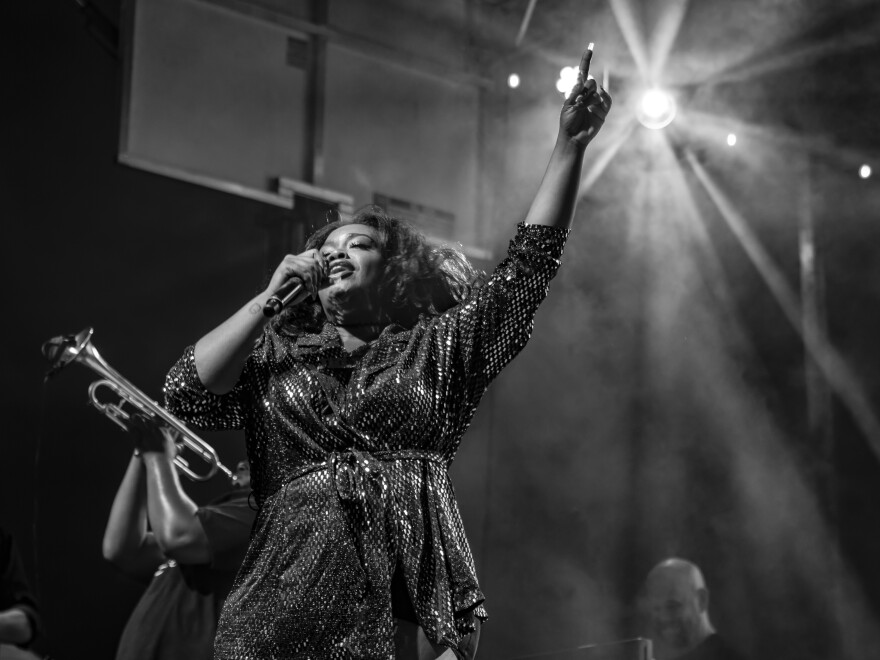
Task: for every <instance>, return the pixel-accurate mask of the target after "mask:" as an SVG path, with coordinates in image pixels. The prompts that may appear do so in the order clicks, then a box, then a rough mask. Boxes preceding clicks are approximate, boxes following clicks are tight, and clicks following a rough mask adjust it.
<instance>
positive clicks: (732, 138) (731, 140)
mask: <svg viewBox="0 0 880 660" xmlns="http://www.w3.org/2000/svg"><path fill="white" fill-rule="evenodd" d="M735 144H736V135H734V134H733V133H728V134H727V146H728V147H732V146H733V145H735Z"/></svg>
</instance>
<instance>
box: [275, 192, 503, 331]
mask: <svg viewBox="0 0 880 660" xmlns="http://www.w3.org/2000/svg"><path fill="white" fill-rule="evenodd" d="M354 224H358V225H366V226H368V227H373V228H374V229H376V230H377V233H378V234H379V250H380V252H381V254H382V257H383V260H384V273H383V275H382V281H381V284H380V288H379V296H380V300H381V301H382V303H383V305H382V306H383V309H384V310H385V312H386V314H387V318H386V319H384V321H386V322H388V323H397V324H399V325H401V326H403V327H405V328H411V327H412V326H413V325H415V324H416V322H417V321H418V320H419V317H421V316H439V315H440V314H442V313H443V312H445V311H446V310H447V309H449V308H451V307H453V306H455V305H457V304H458V303H460V302H462V301H463V300H464V299H465V298H467V296H468V295H469V294H470V292H471V291H472V290H473V289H474V288H475V287H478V286H480V285H481V284H482V283H483V282H484V281H485V274H484V273H483V272H482V271H480V270H478V269H476V268H475V267H474V266H473V265H472V264H471V263H470V261H468V259H467V257H466V256H465V255H464V254H463V253H462V251H461V250H458V249H456V248H454V247H451V246H449V245H434V244H432V243H430V242H429V241H428V239H427V238H426V237H425V236H424V235H423V234H422V233H421V232H419V231H417V230H416V229H415V228H413V227H412V226H411V225H410V224H409V223H407V222H404V221H403V220H399V219H398V218H395V217H393V216H390V215H388V214H387V213H386V212H385V211H384V210H383V209H382V208H381V207H379V206H372V205H371V206H365V207H363V208H361V209H359V210H358V211H357V213H355V215H354V216H353V217H352V218H351V219H350V220H341V219H339V220H336V221H335V222H331V223H328V224H326V225H324V226H323V227H321V228H320V229H318V230H317V231H315V232H314V233H313V234H312V235H311V236H309V238H308V239H307V240H306V245H305V249H306V250H311V249H319V248H320V247H321V246H322V245H323V244H324V241H325V240H326V239H327V236H329V235H330V233H331V232H333V231H334V230H335V229H337V228H339V227H344V226H346V225H354ZM324 321H325V316H324V310H323V308H322V307H321V303H320V302H319V301H315V302H314V303H312V304H311V305H309V304H303V305H294V306H292V307H288V308H285V310H284V311H283V312H282V313H281V314H279V315H278V316H277V317H276V320H275V323H276V324H277V326H276V327H278V328H279V329H284V330H287V331H288V332H289V331H294V332H296V331H297V330H298V331H305V332H316V331H318V330H319V329H320V328H321V327H322V325H323V323H324Z"/></svg>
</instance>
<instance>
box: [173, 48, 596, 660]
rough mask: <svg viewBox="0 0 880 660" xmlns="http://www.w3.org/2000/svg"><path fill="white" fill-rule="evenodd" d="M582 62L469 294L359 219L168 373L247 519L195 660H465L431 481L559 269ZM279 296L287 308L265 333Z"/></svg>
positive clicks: (457, 600) (404, 231)
mask: <svg viewBox="0 0 880 660" xmlns="http://www.w3.org/2000/svg"><path fill="white" fill-rule="evenodd" d="M588 53H589V54H588V55H586V56H585V58H584V60H583V61H582V64H581V75H580V77H579V80H578V83H577V84H576V86H575V89H574V91H573V92H572V94H571V95H570V97H569V99H568V100H566V101H565V102H564V103H563V106H562V110H561V114H560V121H559V133H558V138H557V141H556V145H555V148H554V150H553V154H552V156H551V158H550V162H549V165H548V167H547V170H546V173H545V175H544V179H543V181H542V183H541V185H540V187H539V189H538V192H537V195H536V197H535V199H534V201H533V202H532V205H531V208H530V210H529V212H528V214H527V216H526V218H525V221H524V222H522V223H520V224H519V226H518V228H517V232H516V235H515V237H514V238H513V241H512V242H511V244H510V249H509V253H508V256H507V257H506V258H505V259H504V260H503V261H502V262H501V263H500V264H499V265H498V266H497V267H496V269H495V271H494V274H493V275H492V276H491V277H490V278H489V279H488V281H486V282H482V281H480V279H479V278H478V277H477V273H476V272H475V270H474V269H473V268H472V267H471V266H470V265H469V264H468V262H467V260H466V259H465V258H464V256H463V255H461V254H460V253H458V252H457V251H455V250H452V249H449V248H444V249H437V248H435V247H432V246H431V245H430V244H428V243H427V242H426V241H425V239H424V238H423V237H422V236H420V235H419V234H418V233H417V232H415V231H414V230H413V229H411V228H409V227H408V226H407V225H405V224H403V223H401V222H399V221H397V220H395V219H393V218H390V217H388V216H386V215H385V214H384V213H383V212H381V210H379V209H376V208H367V209H365V210H362V211H361V212H359V213H358V214H357V215H356V216H355V217H354V218H353V219H352V220H351V221H350V222H347V223H346V222H335V223H332V224H329V225H327V226H325V227H323V228H322V229H320V230H318V231H317V232H316V233H315V234H313V235H312V236H311V237H310V238H309V239H308V241H307V243H306V245H305V248H306V249H305V251H304V252H302V253H300V254H297V255H288V256H287V257H285V259H284V260H283V261H282V263H281V264H280V265H279V266H278V268H277V269H276V271H275V273H274V275H273V277H272V280H271V283H270V285H269V287H268V288H267V290H266V291H265V292H264V293H262V294H260V295H258V296H256V297H255V298H254V299H253V300H251V301H250V302H249V303H247V304H246V305H244V307H242V308H241V309H240V310H239V311H238V312H237V313H235V314H234V315H233V316H232V317H230V318H229V319H228V320H226V321H225V322H224V323H222V324H221V325H220V326H218V327H217V328H216V329H215V330H213V331H211V332H209V333H208V334H207V335H205V336H204V337H202V338H201V339H200V340H199V341H198V342H196V344H195V345H194V346H191V347H189V348H187V349H186V351H185V352H184V354H183V356H182V357H181V358H180V360H179V361H178V362H177V364H176V365H175V366H174V367H173V368H172V369H171V371H170V373H169V374H168V377H167V380H166V384H165V395H166V405H167V407H168V408H169V409H170V410H171V411H172V412H173V413H174V414H175V415H177V416H178V417H180V418H181V419H183V420H184V421H186V422H187V423H190V424H192V425H194V426H196V427H198V428H212V429H220V428H242V429H244V431H245V436H246V439H247V452H248V457H249V459H250V463H251V469H252V486H253V489H254V495H255V497H256V501H257V503H258V505H259V513H258V515H257V520H256V523H255V525H254V529H253V534H252V539H251V544H250V548H249V550H248V553H247V556H246V558H245V560H244V563H243V565H242V567H241V569H240V571H239V573H238V577H237V578H236V581H235V584H234V586H233V589H232V591H231V593H230V594H229V596H228V598H227V600H226V602H225V604H224V607H223V612H222V615H221V618H220V623H219V626H218V630H217V636H216V638H215V646H214V649H215V658H217V659H219V660H244V659H246V658H247V659H249V660H250V659H264V660H269V659H271V658H326V659H330V658H358V659H366V658H370V659H378V658H383V659H389V658H392V659H393V658H399V659H405V660H428V659H434V658H442V659H443V660H450V659H454V658H473V657H474V655H475V653H476V647H477V643H478V639H479V634H480V626H481V622H482V621H483V620H484V619H485V617H486V612H485V610H484V608H483V601H484V596H483V592H482V591H481V590H480V586H479V584H478V582H477V576H476V574H475V570H474V562H473V559H472V557H471V552H470V549H469V547H468V543H467V540H466V539H465V535H464V529H463V527H462V522H461V518H460V516H459V512H458V508H457V505H456V502H455V498H454V494H453V489H452V485H451V483H450V479H449V475H448V473H447V470H448V468H449V466H450V464H451V463H452V461H453V459H454V457H455V454H456V450H457V449H458V445H459V442H460V441H461V438H462V435H463V434H464V432H465V430H466V429H467V427H468V424H469V423H470V421H471V418H472V416H473V414H474V411H475V409H476V406H477V404H478V403H479V401H480V398H481V397H482V396H483V393H484V392H485V391H486V388H487V387H488V385H489V383H490V382H491V381H492V380H493V379H494V378H495V377H496V376H497V375H498V373H499V372H500V371H501V369H502V368H503V367H504V366H505V365H506V364H508V363H509V362H510V361H511V360H512V359H513V358H514V357H515V356H516V354H517V353H518V352H519V351H520V350H521V349H522V348H523V346H524V345H525V343H526V341H527V340H528V338H529V335H530V333H531V328H532V319H533V317H534V314H535V312H536V310H537V308H538V305H539V304H540V303H541V301H542V300H543V299H544V297H545V296H546V294H547V290H548V286H549V282H550V280H551V279H552V278H553V276H554V275H555V273H556V270H557V268H558V266H559V263H560V262H559V260H560V257H561V255H562V248H563V244H564V243H565V239H566V237H567V235H568V232H569V227H570V225H571V220H572V217H573V215H574V209H575V203H576V198H577V191H578V184H579V181H580V173H581V167H582V162H583V156H584V152H585V148H586V147H587V145H588V144H589V142H590V141H591V140H592V138H593V137H594V136H595V135H596V133H597V132H598V131H599V129H600V128H601V126H602V124H603V122H604V120H605V117H606V115H607V113H608V111H609V109H610V107H611V98H610V97H609V96H608V94H607V93H605V91H604V90H602V89H601V88H600V87H598V86H597V84H596V82H595V81H594V80H592V79H588V78H587V69H588V66H589V60H590V54H591V52H590V51H588ZM294 278H295V279H297V280H298V281H299V282H301V283H302V286H303V288H304V290H305V292H306V294H305V295H306V299H305V300H303V301H301V302H300V303H299V304H288V306H287V307H286V308H285V309H284V310H283V311H282V312H281V313H280V314H278V315H277V316H275V317H273V318H272V319H271V321H270V320H267V319H266V317H265V316H264V315H263V307H264V305H265V303H266V301H267V300H268V299H269V297H270V296H272V295H273V294H275V293H276V292H278V291H279V290H281V289H282V288H284V287H285V283H286V282H288V281H289V280H291V279H294ZM288 289H289V287H288Z"/></svg>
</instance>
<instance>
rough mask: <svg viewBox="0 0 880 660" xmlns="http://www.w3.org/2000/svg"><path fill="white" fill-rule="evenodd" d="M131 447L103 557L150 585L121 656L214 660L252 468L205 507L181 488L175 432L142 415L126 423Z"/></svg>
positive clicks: (248, 513)
mask: <svg viewBox="0 0 880 660" xmlns="http://www.w3.org/2000/svg"><path fill="white" fill-rule="evenodd" d="M128 427H129V431H130V434H131V436H132V439H133V440H134V446H135V449H134V453H133V455H132V458H131V460H130V461H129V464H128V468H127V469H126V472H125V476H124V477H123V479H122V483H121V484H120V485H119V489H118V491H117V493H116V497H115V499H114V500H113V506H112V508H111V510H110V517H109V519H108V521H107V528H106V530H105V532H104V541H103V554H104V558H105V559H107V560H109V561H110V562H112V563H113V564H114V565H115V566H117V567H118V568H119V569H120V570H121V571H122V572H123V573H125V574H126V575H128V576H130V577H132V578H135V579H137V580H141V581H143V582H144V583H146V584H147V588H146V591H145V592H144V594H143V596H142V597H141V599H140V601H139V602H138V604H137V606H136V607H135V609H134V611H133V612H132V614H131V616H130V618H129V620H128V623H127V624H126V626H125V629H124V630H123V632H122V636H121V638H120V641H119V646H118V648H117V653H116V658H117V660H159V659H160V658H161V659H162V660H178V659H179V660H201V659H203V658H204V659H205V660H208V659H210V658H211V657H212V642H213V639H214V632H215V629H216V625H217V619H218V617H219V615H220V607H221V605H222V604H223V600H224V599H225V597H226V595H227V594H228V593H229V590H230V588H231V586H232V580H233V578H234V577H235V574H236V572H237V570H238V568H239V566H240V564H241V561H242V559H243V557H244V553H245V551H246V549H247V545H248V541H249V538H250V531H251V527H252V525H253V522H254V516H255V511H254V510H252V509H251V508H250V506H249V504H248V498H249V495H250V466H249V464H248V462H247V461H242V462H240V463H239V464H238V466H237V468H236V470H235V472H234V474H233V477H232V486H233V488H232V490H231V491H230V492H229V493H227V494H225V495H223V496H222V497H220V498H218V499H217V500H214V501H213V502H211V503H210V504H208V505H207V506H202V507H200V506H198V505H196V503H195V502H193V500H192V499H190V497H189V496H188V495H187V494H186V493H185V492H184V490H183V488H182V486H181V483H180V479H179V476H178V473H177V470H176V469H175V466H174V458H175V456H176V455H177V446H176V445H175V442H174V434H173V431H171V430H169V429H168V428H167V427H159V426H157V425H156V424H154V423H152V422H150V421H149V420H148V419H147V418H146V417H144V416H142V415H135V416H133V418H132V420H131V422H130V423H128Z"/></svg>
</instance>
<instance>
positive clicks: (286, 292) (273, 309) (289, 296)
mask: <svg viewBox="0 0 880 660" xmlns="http://www.w3.org/2000/svg"><path fill="white" fill-rule="evenodd" d="M308 297H309V292H308V289H306V287H305V285H304V284H303V283H302V280H301V279H299V278H298V277H292V278H291V279H289V280H287V281H286V282H285V283H284V284H282V285H281V286H279V287H278V289H276V291H275V293H273V294H272V295H271V296H269V300H267V301H266V304H265V305H263V316H265V317H267V318H272V317H273V316H275V315H276V314H277V313H278V312H280V311H281V310H282V309H284V308H285V307H287V306H288V305H297V304H299V303H301V302H302V301H303V300H305V299H306V298H308Z"/></svg>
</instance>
